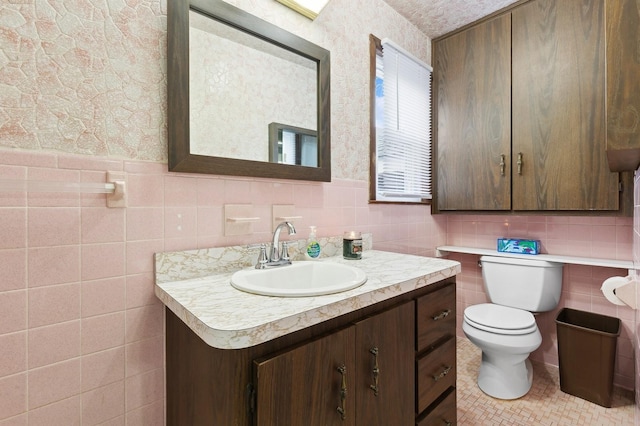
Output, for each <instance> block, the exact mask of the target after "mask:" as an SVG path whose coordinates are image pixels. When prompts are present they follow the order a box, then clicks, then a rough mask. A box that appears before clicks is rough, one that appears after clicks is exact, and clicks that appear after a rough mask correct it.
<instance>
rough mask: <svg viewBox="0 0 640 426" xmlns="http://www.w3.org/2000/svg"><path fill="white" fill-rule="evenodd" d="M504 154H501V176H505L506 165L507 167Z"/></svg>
mask: <svg viewBox="0 0 640 426" xmlns="http://www.w3.org/2000/svg"><path fill="white" fill-rule="evenodd" d="M504 158H505V157H504V154H500V176H504V167H505V165H506V164H505V162H504Z"/></svg>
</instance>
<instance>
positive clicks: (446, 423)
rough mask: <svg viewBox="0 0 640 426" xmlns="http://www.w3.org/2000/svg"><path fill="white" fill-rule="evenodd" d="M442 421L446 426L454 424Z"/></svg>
mask: <svg viewBox="0 0 640 426" xmlns="http://www.w3.org/2000/svg"><path fill="white" fill-rule="evenodd" d="M442 421H443V422H444V424H445V425H446V426H451V425H452V424H453V423H451V422H450V421H448V420H442Z"/></svg>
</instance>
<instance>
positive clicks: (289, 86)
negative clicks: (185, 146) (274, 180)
mask: <svg viewBox="0 0 640 426" xmlns="http://www.w3.org/2000/svg"><path fill="white" fill-rule="evenodd" d="M212 52H213V53H214V54H212ZM316 68H317V65H316V63H315V62H314V61H312V60H310V59H307V58H305V57H302V56H300V55H297V54H294V53H292V52H290V51H288V50H285V49H283V48H281V47H279V46H276V45H274V44H272V43H268V42H266V41H264V40H261V39H258V38H256V37H254V36H251V35H249V34H247V33H245V32H243V31H239V30H237V29H235V28H233V27H230V26H228V25H226V24H224V23H221V22H218V21H215V20H212V19H210V18H207V17H205V16H203V15H201V14H199V13H196V12H193V11H191V12H190V13H189V108H190V131H191V153H193V154H200V155H213V156H219V157H230V158H238V159H243V160H255V161H271V159H270V155H269V146H268V143H269V139H268V136H269V135H268V126H269V123H271V122H281V123H289V124H291V125H292V126H294V127H300V128H307V129H310V130H312V131H314V132H315V130H316V129H317V117H318V113H317V91H318V90H317V81H316V80H317V79H316ZM243 70H255V72H244V71H243ZM221 106H224V107H222V108H221ZM309 146H310V145H307V149H308V147H309ZM313 157H314V158H317V152H316V153H315V154H314V155H313ZM280 162H281V163H282V161H280ZM284 163H285V164H299V165H300V164H301V163H294V162H288V161H287V162H284ZM314 163H315V164H313V166H312V167H316V166H317V161H314ZM302 165H305V166H311V164H310V163H309V162H306V164H302Z"/></svg>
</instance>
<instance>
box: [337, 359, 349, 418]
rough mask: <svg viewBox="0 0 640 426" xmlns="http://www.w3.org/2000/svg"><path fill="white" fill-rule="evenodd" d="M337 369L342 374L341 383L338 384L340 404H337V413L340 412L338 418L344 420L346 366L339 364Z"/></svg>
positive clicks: (345, 411)
mask: <svg viewBox="0 0 640 426" xmlns="http://www.w3.org/2000/svg"><path fill="white" fill-rule="evenodd" d="M338 371H339V372H340V374H341V375H342V385H341V386H340V406H338V413H340V418H341V419H342V420H345V419H346V418H347V367H345V366H344V365H341V366H340V367H338Z"/></svg>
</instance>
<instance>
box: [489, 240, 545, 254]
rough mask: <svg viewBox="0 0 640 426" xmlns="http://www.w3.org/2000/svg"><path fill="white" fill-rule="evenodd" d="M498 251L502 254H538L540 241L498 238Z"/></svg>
mask: <svg viewBox="0 0 640 426" xmlns="http://www.w3.org/2000/svg"><path fill="white" fill-rule="evenodd" d="M498 251H499V252H503V253H518V254H538V253H540V241H538V240H521V239H517V238H498Z"/></svg>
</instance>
